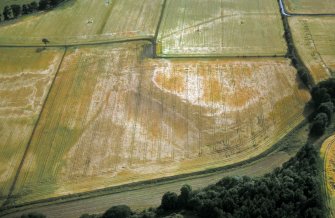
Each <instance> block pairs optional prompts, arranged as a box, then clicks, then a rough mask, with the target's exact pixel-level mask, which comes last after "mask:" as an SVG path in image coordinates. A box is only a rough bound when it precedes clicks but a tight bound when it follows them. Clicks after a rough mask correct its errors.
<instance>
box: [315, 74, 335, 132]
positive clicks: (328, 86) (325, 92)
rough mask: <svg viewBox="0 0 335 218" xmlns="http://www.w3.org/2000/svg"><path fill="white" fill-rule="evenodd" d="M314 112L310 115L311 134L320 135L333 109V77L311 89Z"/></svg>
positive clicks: (334, 93)
mask: <svg viewBox="0 0 335 218" xmlns="http://www.w3.org/2000/svg"><path fill="white" fill-rule="evenodd" d="M311 94H312V105H313V108H314V112H313V113H312V116H311V117H310V122H311V134H312V135H315V136H320V135H322V134H323V133H324V132H325V130H326V128H327V126H329V124H330V123H331V121H332V118H333V113H334V110H335V106H334V105H335V79H334V78H331V79H328V80H325V81H322V82H320V83H319V84H318V85H316V86H314V87H313V88H312V91H311Z"/></svg>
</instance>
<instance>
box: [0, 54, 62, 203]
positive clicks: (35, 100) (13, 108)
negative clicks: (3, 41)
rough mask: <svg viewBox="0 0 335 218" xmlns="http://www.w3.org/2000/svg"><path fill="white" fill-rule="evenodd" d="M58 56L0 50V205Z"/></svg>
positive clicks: (10, 182)
mask: <svg viewBox="0 0 335 218" xmlns="http://www.w3.org/2000/svg"><path fill="white" fill-rule="evenodd" d="M62 53H63V51H62V50H56V49H53V50H50V49H48V50H45V51H43V52H40V53H37V52H36V51H35V49H16V48H15V49H5V48H1V49H0V66H1V67H0V133H1V134H0V195H1V196H0V197H1V198H0V203H2V201H3V200H4V197H5V196H7V195H8V191H9V189H10V186H11V184H12V182H13V179H14V177H15V175H16V172H17V170H18V166H19V164H20V162H21V160H22V157H23V154H24V151H25V149H26V146H27V143H28V141H29V139H30V136H31V133H32V131H33V128H34V126H35V124H36V121H37V118H38V116H39V113H40V111H41V108H42V105H43V103H44V100H45V98H46V96H47V93H48V91H49V88H50V85H51V83H52V81H53V79H54V76H55V73H56V69H57V68H58V65H59V63H60V60H61V57H62ZM29 158H30V156H29V155H28V156H27V159H29Z"/></svg>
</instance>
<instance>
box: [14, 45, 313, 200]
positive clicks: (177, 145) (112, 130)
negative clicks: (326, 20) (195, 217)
mask: <svg viewBox="0 0 335 218" xmlns="http://www.w3.org/2000/svg"><path fill="white" fill-rule="evenodd" d="M148 46H151V45H150V44H147V43H144V42H143V43H132V44H130V43H125V44H119V45H116V44H114V45H109V46H95V47H82V48H79V49H78V48H77V49H76V48H72V49H69V50H68V51H67V54H66V56H65V58H64V61H63V64H62V66H61V69H60V71H59V73H58V76H57V78H56V80H55V83H54V85H53V87H52V90H51V92H50V96H49V98H48V100H47V102H46V105H45V107H44V110H43V112H42V114H41V119H40V122H39V124H38V125H37V128H36V131H35V134H34V135H33V137H32V141H31V146H30V149H29V151H28V155H27V156H28V157H29V158H27V159H26V160H25V162H24V164H23V168H22V171H21V173H20V175H19V178H18V182H17V185H16V187H15V191H14V195H19V196H20V198H19V199H18V200H17V202H18V203H22V202H28V201H32V200H38V199H44V198H48V197H55V196H61V195H65V194H70V193H77V192H83V191H89V190H95V189H98V188H104V187H108V186H116V185H120V184H126V183H131V182H135V181H144V180H148V179H153V178H160V177H165V176H171V175H177V174H182V173H189V172H194V171H197V170H204V169H208V168H215V167H219V166H224V165H228V164H232V163H236V162H239V161H243V160H247V159H249V158H251V157H254V156H256V155H258V154H260V153H262V152H263V151H264V150H266V149H268V148H269V147H271V146H272V145H273V143H275V142H276V141H278V140H279V139H280V138H281V137H283V136H284V135H285V134H286V133H287V132H288V131H290V130H291V129H292V128H293V127H295V126H296V125H297V124H298V123H300V122H301V121H302V120H303V119H304V117H303V115H302V113H303V108H304V105H305V103H306V102H307V101H308V100H309V98H310V96H309V93H308V91H307V90H305V89H302V88H299V87H300V84H298V82H297V78H296V71H295V69H294V68H293V67H292V66H290V63H289V60H286V59H284V58H276V59H273V58H264V59H243V60H236V59H234V60H230V59H225V60H213V59H208V60H206V59H192V60H182V59H178V60H176V59H170V60H162V59H148V58H146V57H145V55H144V53H143V50H145V49H146V48H147V47H148Z"/></svg>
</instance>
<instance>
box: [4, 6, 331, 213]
mask: <svg viewBox="0 0 335 218" xmlns="http://www.w3.org/2000/svg"><path fill="white" fill-rule="evenodd" d="M166 2H167V0H164V3H163V6H162V11H161V15H160V18H159V25H158V27H157V29H156V32H155V36H154V37H139V38H133V39H120V40H111V41H104V42H91V43H73V44H62V45H48V46H43V45H40V46H38V45H10V44H8V45H0V47H2V48H43V47H47V48H48V47H50V48H64V54H63V56H62V59H61V61H60V63H59V66H58V69H57V71H56V75H55V77H54V79H53V82H52V84H51V87H50V90H49V92H48V94H47V97H46V100H45V101H44V103H43V105H42V109H41V110H42V111H43V109H44V106H45V103H46V102H47V99H48V97H49V94H50V92H51V90H52V87H53V84H54V81H55V79H56V77H57V74H58V71H59V69H60V68H61V66H62V62H63V59H64V57H65V54H66V51H67V48H70V47H80V46H94V45H105V44H117V43H127V42H137V41H149V42H151V43H152V44H153V47H155V45H156V39H157V36H158V30H159V27H160V23H161V20H162V17H163V13H164V9H165V5H166ZM279 3H280V8H281V13H282V15H283V16H286V17H289V16H335V14H290V13H288V12H286V9H285V6H284V3H283V0H279ZM154 57H156V54H155V49H154ZM232 57H233V58H244V56H243V57H241V56H210V57H208V56H205V57H203V56H190V57H168V58H169V59H170V58H171V59H172V58H183V59H187V58H232ZM264 57H271V58H276V57H279V58H281V57H283V56H276V57H272V56H246V58H264ZM160 58H161V57H160ZM163 58H166V57H163ZM40 115H41V113H40ZM40 115H39V117H38V119H37V122H36V125H35V127H34V129H33V132H32V135H31V138H30V140H29V142H28V144H27V147H26V150H25V153H24V155H23V158H22V160H21V163H20V165H19V168H18V170H17V173H16V175H15V179H14V182H13V184H12V186H11V188H10V193H9V195H8V198H7V201H6V202H5V203H4V205H6V203H8V200H9V199H10V198H11V197H12V193H13V190H14V188H15V184H16V181H17V178H18V175H19V173H20V170H21V168H22V165H23V163H24V160H25V156H26V154H27V151H28V149H29V146H30V144H31V139H32V136H33V135H34V132H35V129H36V126H37V125H38V123H39V119H40ZM334 141H335V139H334ZM277 150H278V149H277V148H274V147H271V148H270V149H269V150H267V151H265V152H264V153H263V154H261V155H259V156H257V157H255V158H252V159H250V160H248V161H243V162H241V163H238V164H235V165H232V166H227V167H224V169H219V170H220V171H218V172H216V171H215V172H198V173H197V174H196V175H195V176H194V175H181V176H178V178H166V179H164V178H163V179H162V181H160V182H159V183H157V184H155V182H152V184H150V181H149V185H148V187H146V186H144V187H142V186H143V183H140V184H130V186H132V187H131V188H130V189H126V190H125V191H124V190H119V191H115V192H110V193H107V194H106V192H104V191H101V190H98V191H94V193H95V195H94V196H93V197H91V194H92V193H84V194H83V196H85V195H86V194H87V196H86V197H82V196H80V197H79V198H78V197H77V196H75V197H73V196H68V197H69V200H65V201H64V202H58V201H54V202H53V201H52V199H46V200H43V201H41V202H38V203H35V204H28V205H24V206H22V208H18V209H17V210H18V211H21V210H22V211H34V210H36V209H37V210H40V211H41V212H45V213H46V214H47V211H49V210H50V211H51V212H52V214H50V216H48V217H59V215H60V214H59V211H62V212H63V211H66V212H68V213H69V214H70V213H71V212H72V207H71V206H69V205H72V204H73V203H75V204H76V205H77V206H76V207H77V208H78V205H80V204H81V205H90V204H91V203H92V206H91V207H90V208H91V209H95V208H94V207H95V206H96V205H94V204H93V203H94V202H95V201H97V202H99V203H101V201H99V200H97V198H101V200H106V201H105V205H103V206H109V205H110V204H111V203H112V202H113V200H114V202H115V203H118V202H119V200H120V198H119V197H120V195H123V193H130V196H129V198H126V199H125V200H126V201H127V202H129V201H131V200H132V198H133V200H134V198H138V196H136V194H134V195H132V193H134V192H136V191H139V192H141V191H144V193H150V195H149V196H145V195H144V196H143V198H142V200H147V199H148V198H149V199H150V197H151V195H153V196H154V197H153V198H152V199H151V202H153V201H154V202H155V204H157V202H158V201H159V200H160V198H161V195H162V193H164V192H165V191H166V189H165V188H164V189H159V187H162V186H164V185H166V184H167V183H168V184H174V185H172V187H173V189H174V190H173V191H177V190H178V189H179V188H180V186H181V185H182V184H184V183H185V182H189V183H190V184H192V181H193V184H198V183H201V185H200V186H199V185H196V186H195V187H204V186H206V185H207V184H208V183H206V184H204V183H202V182H201V181H204V180H205V181H208V182H214V181H217V180H218V179H219V177H222V176H225V175H227V174H229V173H230V172H234V171H236V172H239V171H240V170H242V171H243V169H244V170H245V172H246V173H245V174H246V175H248V173H249V174H250V172H248V171H247V169H253V168H254V167H256V168H257V167H259V168H262V170H261V173H259V176H260V175H262V174H263V173H264V172H263V171H267V172H270V171H271V170H272V169H273V168H275V167H277V166H280V165H281V164H282V163H284V162H285V161H287V160H288V159H285V158H284V159H285V160H281V159H280V160H276V161H273V162H272V163H271V158H273V157H272V156H275V153H276V152H280V151H277ZM327 151H328V147H327ZM267 159H269V160H267ZM267 161H269V162H270V164H269V163H268V164H266V163H267ZM273 164H274V165H275V166H273ZM264 166H265V167H264ZM264 168H265V170H264ZM251 173H252V172H251ZM324 173H325V172H324ZM166 181H168V182H166ZM197 182H198V183H197ZM153 186H154V187H155V188H154V189H153ZM157 187H158V188H157ZM116 188H118V187H116ZM121 189H122V188H121ZM113 190H114V189H113ZM153 190H154V191H153ZM157 190H158V191H157ZM106 196H109V197H106ZM113 196H115V198H113ZM63 198H65V199H66V198H67V196H65V197H63ZM60 199H61V200H63V199H62V198H60ZM108 200H112V201H108ZM121 200H123V199H122V198H121ZM137 200H139V201H141V199H137ZM57 211H58V213H57ZM85 211H87V207H81V210H80V213H82V212H85ZM77 212H78V214H79V211H77ZM93 212H94V211H93ZM6 213H7V214H8V215H9V216H8V217H12V216H15V215H18V214H19V213H22V212H18V213H17V214H16V212H15V211H11V212H9V211H8V212H6V211H4V210H2V211H1V208H0V216H1V217H2V215H5V214H6ZM72 215H73V214H71V215H70V216H71V217H73V216H72ZM6 217H7V216H6ZM64 217H66V215H65V216H64Z"/></svg>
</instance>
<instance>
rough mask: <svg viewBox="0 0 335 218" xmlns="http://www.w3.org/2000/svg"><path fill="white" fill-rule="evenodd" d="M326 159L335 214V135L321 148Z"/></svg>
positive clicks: (327, 182) (327, 176)
mask: <svg viewBox="0 0 335 218" xmlns="http://www.w3.org/2000/svg"><path fill="white" fill-rule="evenodd" d="M320 153H321V156H322V157H323V159H324V171H325V175H324V180H325V183H326V184H325V185H326V191H327V192H328V193H327V194H328V196H327V197H328V198H329V199H328V200H329V202H330V209H331V213H332V214H335V135H333V136H331V137H329V138H328V139H327V140H325V141H324V142H323V144H322V147H321V150H320Z"/></svg>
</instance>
